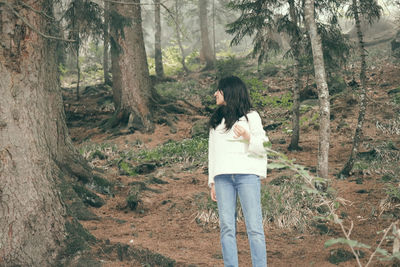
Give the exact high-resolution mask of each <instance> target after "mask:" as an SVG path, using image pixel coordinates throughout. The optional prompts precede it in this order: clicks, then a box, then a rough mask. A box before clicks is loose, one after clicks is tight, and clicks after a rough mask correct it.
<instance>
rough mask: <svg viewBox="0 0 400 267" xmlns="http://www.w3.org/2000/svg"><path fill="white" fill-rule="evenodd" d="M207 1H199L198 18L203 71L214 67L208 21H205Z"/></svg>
mask: <svg viewBox="0 0 400 267" xmlns="http://www.w3.org/2000/svg"><path fill="white" fill-rule="evenodd" d="M207 4H208V0H199V17H200V34H201V52H200V54H201V55H202V57H203V59H204V61H205V62H206V66H205V69H212V68H213V67H214V57H213V52H212V50H211V45H210V40H209V37H208V23H207V22H208V19H207Z"/></svg>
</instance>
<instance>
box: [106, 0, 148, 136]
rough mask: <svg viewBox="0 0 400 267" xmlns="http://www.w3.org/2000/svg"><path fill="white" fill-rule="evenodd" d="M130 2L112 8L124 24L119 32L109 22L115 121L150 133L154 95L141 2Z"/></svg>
mask: <svg viewBox="0 0 400 267" xmlns="http://www.w3.org/2000/svg"><path fill="white" fill-rule="evenodd" d="M124 2H126V1H124ZM129 2H130V3H132V4H131V5H124V4H112V8H113V9H114V10H115V11H116V12H117V13H118V14H119V16H118V17H119V18H118V20H120V21H123V23H122V24H123V25H122V26H121V27H122V28H121V29H117V28H116V26H115V25H118V23H113V22H111V25H112V26H111V27H112V30H111V37H112V38H113V42H111V46H112V57H113V62H112V74H113V92H114V100H115V106H116V107H117V113H116V116H115V118H118V119H117V120H119V121H120V122H123V123H127V126H128V128H131V129H137V130H142V131H144V132H149V131H152V130H154V125H153V123H152V122H151V115H152V114H151V112H150V105H151V102H152V101H151V98H152V93H153V92H152V85H151V81H150V76H149V69H148V64H147V57H146V50H145V46H144V40H143V30H142V18H141V7H140V0H130V1H129ZM125 21H129V23H128V22H125ZM119 24H121V22H120V23H119ZM113 125H114V123H112V124H111V126H113Z"/></svg>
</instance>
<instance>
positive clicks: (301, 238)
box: [65, 64, 400, 266]
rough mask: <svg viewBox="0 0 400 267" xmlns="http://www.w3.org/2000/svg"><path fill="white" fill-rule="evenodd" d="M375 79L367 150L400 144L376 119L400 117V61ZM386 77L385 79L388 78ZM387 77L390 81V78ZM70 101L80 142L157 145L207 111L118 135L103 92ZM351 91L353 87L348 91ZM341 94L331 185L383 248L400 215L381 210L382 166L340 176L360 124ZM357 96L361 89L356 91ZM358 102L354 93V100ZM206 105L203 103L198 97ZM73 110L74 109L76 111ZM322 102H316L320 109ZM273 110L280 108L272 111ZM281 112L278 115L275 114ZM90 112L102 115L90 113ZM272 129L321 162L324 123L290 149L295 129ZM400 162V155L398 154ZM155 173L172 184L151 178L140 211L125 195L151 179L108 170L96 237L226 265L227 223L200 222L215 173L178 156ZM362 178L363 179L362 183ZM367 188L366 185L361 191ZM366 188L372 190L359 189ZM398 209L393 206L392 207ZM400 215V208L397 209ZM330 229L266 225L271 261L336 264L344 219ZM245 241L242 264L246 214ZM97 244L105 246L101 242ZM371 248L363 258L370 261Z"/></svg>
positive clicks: (181, 260)
mask: <svg viewBox="0 0 400 267" xmlns="http://www.w3.org/2000/svg"><path fill="white" fill-rule="evenodd" d="M368 77H371V79H370V81H369V83H368V84H369V86H368V97H369V105H368V110H367V115H366V124H365V127H364V130H365V132H364V134H365V135H364V138H363V141H364V143H363V145H362V147H361V151H366V150H367V149H366V144H367V143H370V142H372V141H374V142H376V141H377V140H389V139H390V140H392V142H393V144H394V146H395V147H397V148H400V136H399V135H390V134H385V133H383V132H382V131H379V130H377V128H376V126H375V123H376V120H379V121H387V120H388V119H390V118H391V119H394V118H395V116H398V114H397V115H396V114H395V113H393V107H392V106H390V105H389V104H388V103H389V102H390V99H389V96H388V94H387V92H388V91H389V90H391V89H394V88H398V86H399V85H400V69H399V67H398V66H394V65H390V64H387V65H385V66H382V67H379V68H377V69H375V70H374V71H371V72H370V73H369V75H368ZM264 82H265V83H267V84H269V85H270V87H273V88H278V89H277V90H274V94H283V93H284V92H285V91H284V90H285V89H284V88H285V87H284V86H285V84H286V85H287V84H289V83H290V80H289V81H288V80H287V78H285V77H283V76H281V77H280V76H277V77H273V78H268V79H265V81H264ZM382 84H384V86H383V85H382ZM385 84H386V85H385ZM65 97H66V103H67V105H68V107H67V108H66V110H67V115H68V112H69V113H71V110H73V109H75V111H74V112H76V113H82V114H84V115H85V119H86V122H87V123H84V124H81V125H78V124H76V121H73V120H70V121H69V125H70V133H71V136H72V137H73V140H74V141H75V143H76V145H77V146H78V147H79V146H81V145H82V143H83V140H84V139H86V138H87V137H88V136H90V141H91V142H92V143H102V142H108V143H110V142H112V143H114V144H116V145H117V146H118V149H119V150H124V151H126V150H129V149H132V150H135V149H140V147H132V145H131V144H133V143H134V142H135V141H136V140H141V141H142V142H143V146H145V147H146V148H151V147H155V146H157V145H159V144H162V143H164V142H165V141H167V140H170V139H172V140H182V139H184V138H190V129H191V126H192V124H193V118H194V117H196V118H201V116H200V115H188V114H179V115H174V116H176V117H177V119H178V120H177V123H176V127H177V129H178V131H177V132H176V133H171V130H170V128H169V127H168V126H167V125H157V127H156V130H155V132H154V133H152V134H142V133H139V132H135V133H133V134H125V135H120V136H111V134H109V133H102V132H101V131H100V130H99V128H98V127H94V126H93V125H95V123H92V122H96V120H97V122H98V121H99V120H102V119H104V118H107V117H110V115H111V112H108V113H107V112H104V113H103V114H95V112H94V111H95V110H96V108H97V104H96V101H97V100H98V95H83V96H82V99H81V100H80V102H79V103H76V102H75V101H74V100H73V99H72V98H73V95H72V94H71V93H68V92H66V93H65ZM343 97H344V98H346V97H349V94H344V95H343ZM343 97H342V98H338V99H336V100H335V101H334V103H333V105H332V110H333V112H334V113H335V119H334V120H333V121H332V128H331V129H332V132H331V149H330V156H329V161H330V162H329V164H330V170H331V171H330V175H331V187H332V188H334V189H335V190H336V192H337V195H338V196H339V197H341V198H344V199H346V200H348V201H350V204H349V205H346V206H344V207H342V208H341V210H342V212H345V213H346V214H347V216H348V217H347V219H346V220H345V222H346V226H347V227H349V226H350V224H349V219H351V220H352V221H353V222H354V228H353V231H352V235H351V237H352V239H354V240H358V241H360V242H364V243H366V244H369V245H371V246H372V248H375V247H376V245H377V243H378V242H379V240H380V238H381V237H382V234H377V232H378V231H381V230H383V229H384V228H386V227H387V226H389V225H390V223H391V222H392V221H394V220H395V219H393V218H390V217H389V216H379V215H380V211H381V209H380V202H381V201H382V200H383V199H385V197H386V195H385V191H384V186H385V184H384V183H382V181H381V177H382V174H379V173H376V172H374V171H373V170H369V171H367V172H357V173H354V174H353V175H352V176H351V177H349V178H348V179H346V180H339V179H336V178H335V177H334V175H335V174H336V173H337V172H338V171H340V169H341V167H342V166H343V164H344V163H345V162H346V160H347V158H348V155H349V152H350V149H351V146H352V135H353V132H354V125H355V124H356V121H357V116H358V108H357V104H354V103H353V104H347V102H346V99H344V98H343ZM354 98H355V99H357V98H356V96H354ZM350 102H351V101H350ZM197 105H198V104H197ZM68 110H69V111H68ZM316 110H317V107H314V108H313V111H314V112H316ZM264 114H265V115H264V118H263V119H264V122H265V123H266V124H268V123H271V122H273V121H274V119H275V118H276V117H277V116H288V113H287V112H286V113H282V112H281V113H279V111H276V110H265V111H264ZM269 114H273V116H272V115H271V116H269ZM274 116H276V117H274ZM90 118H95V119H93V120H92V121H90V120H89V119H90ZM343 122H345V123H346V124H347V125H350V126H348V127H347V128H345V127H343V128H340V127H338V125H339V123H342V124H343ZM268 135H269V137H270V139H271V140H272V141H273V148H274V149H276V150H279V151H282V152H284V153H285V154H287V155H288V156H289V158H292V159H297V162H298V163H301V164H304V165H305V166H308V167H315V166H316V159H317V150H318V129H317V127H313V126H312V125H311V124H310V125H306V126H304V127H303V128H302V130H301V139H300V146H301V147H302V148H303V150H302V151H299V152H296V151H293V152H289V151H288V150H287V146H288V144H289V142H290V136H289V135H288V134H284V133H283V131H282V129H281V128H278V129H276V130H273V131H269V132H268ZM277 140H285V141H286V143H285V144H279V143H280V142H277ZM393 164H398V162H393ZM151 175H153V176H156V177H158V178H160V179H162V180H164V181H166V182H168V183H167V184H153V185H150V186H149V187H151V188H152V189H156V190H158V192H153V191H143V194H142V203H140V208H139V210H140V211H141V212H139V211H131V210H129V209H128V208H125V206H126V204H125V198H126V196H127V191H128V187H129V186H128V183H130V182H132V181H139V180H145V179H146V176H145V175H139V176H137V177H134V178H132V177H129V176H123V175H119V173H118V171H117V170H116V169H115V168H109V169H107V170H105V173H104V174H103V176H104V177H105V178H106V179H108V180H110V181H113V182H117V183H116V186H115V196H105V195H101V197H103V198H104V199H105V200H106V204H105V205H104V206H103V207H101V208H90V209H91V211H92V212H94V213H95V214H96V215H97V216H98V217H99V220H92V221H81V223H82V224H83V225H84V227H86V228H87V229H88V230H89V231H90V232H91V233H92V234H93V235H94V236H95V237H96V238H98V239H99V240H101V241H102V242H106V240H108V241H107V242H110V243H111V244H115V243H121V244H127V245H132V246H135V247H139V248H147V249H149V250H151V251H152V252H155V253H159V254H162V255H164V256H166V257H169V258H171V259H173V260H175V261H176V263H177V266H223V261H222V259H221V252H220V243H219V229H218V227H217V226H216V225H213V224H210V225H200V224H198V223H196V220H195V217H196V215H197V212H198V208H197V206H196V203H195V198H194V196H195V195H196V194H199V193H201V192H204V193H206V194H208V187H207V175H206V171H205V169H203V168H198V169H192V168H187V164H185V163H182V164H176V165H173V166H168V167H160V168H157V170H156V171H155V172H154V173H152V174H151ZM279 175H280V172H279V171H276V170H274V171H271V172H269V175H268V178H267V179H265V180H263V183H265V184H267V183H268V182H269V181H271V180H272V179H274V178H276V177H278V176H279ZM395 175H396V176H397V178H399V174H398V173H396V174H395ZM357 179H359V180H358V181H360V180H361V181H362V183H356V181H357ZM359 190H363V191H359ZM357 191H358V192H365V193H357ZM389 212H390V211H389ZM397 218H398V214H397ZM328 227H329V229H330V232H329V233H328V234H321V233H320V232H319V231H318V230H317V229H316V228H313V227H309V228H308V230H306V231H303V232H299V231H296V230H290V229H279V228H278V227H277V226H276V225H274V224H272V223H271V224H269V225H267V226H266V227H265V232H266V242H267V253H268V263H269V266H334V264H331V263H329V262H328V257H329V256H330V253H331V252H330V251H331V250H332V249H335V248H344V249H346V250H348V248H346V247H345V246H338V245H337V246H333V247H330V248H324V243H325V242H326V241H327V240H328V239H331V238H338V237H343V235H342V233H341V230H340V229H339V228H338V226H337V225H335V224H333V223H329V224H328ZM237 237H238V248H239V261H240V266H251V259H250V253H249V246H248V241H247V237H246V234H245V226H244V223H243V222H239V223H238V235H237ZM384 247H385V248H388V249H390V244H387V243H385V245H384ZM94 249H95V250H98V249H101V248H99V246H98V245H96V246H95V247H94ZM369 255H370V253H369V252H366V256H365V257H364V258H363V259H361V260H362V262H363V263H364V264H365V262H366V261H367V260H366V259H367V258H368V257H369ZM100 259H101V261H102V262H103V266H141V264H140V263H139V262H136V261H130V260H124V259H122V261H121V260H119V259H118V257H117V256H116V255H110V256H109V257H106V256H104V254H103V255H102V256H101V257H100ZM384 264H386V265H391V264H393V262H389V263H388V262H380V261H377V260H375V261H374V262H373V264H372V265H373V266H380V265H384ZM356 265H357V263H356V261H355V260H349V261H346V262H343V263H340V264H338V266H356Z"/></svg>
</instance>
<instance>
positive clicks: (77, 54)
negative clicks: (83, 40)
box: [75, 30, 81, 100]
mask: <svg viewBox="0 0 400 267" xmlns="http://www.w3.org/2000/svg"><path fill="white" fill-rule="evenodd" d="M76 37H77V39H76V46H75V50H76V70H77V81H76V100H79V83H80V80H81V67H80V65H79V30H78V31H77V36H76Z"/></svg>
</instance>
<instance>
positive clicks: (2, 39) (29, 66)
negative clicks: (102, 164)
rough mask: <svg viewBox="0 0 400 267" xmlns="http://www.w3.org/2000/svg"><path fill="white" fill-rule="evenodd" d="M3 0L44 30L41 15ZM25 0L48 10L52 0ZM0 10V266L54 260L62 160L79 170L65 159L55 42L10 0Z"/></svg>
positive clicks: (67, 144)
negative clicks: (26, 22) (31, 27)
mask: <svg viewBox="0 0 400 267" xmlns="http://www.w3.org/2000/svg"><path fill="white" fill-rule="evenodd" d="M8 2H9V3H10V5H13V6H14V7H15V9H16V11H17V12H18V13H19V14H20V15H21V16H23V18H24V19H26V20H27V21H28V22H29V23H30V24H31V25H33V27H35V28H36V29H38V30H39V31H40V32H43V33H47V34H49V29H47V27H48V21H46V19H45V18H44V17H43V16H42V15H40V14H38V13H36V12H33V11H31V10H30V9H21V10H20V9H19V8H17V7H20V5H19V4H18V1H15V0H8ZM25 3H26V4H28V5H30V6H33V7H34V8H35V9H37V10H43V11H44V13H45V14H51V12H52V1H50V0H49V1H47V0H45V1H25ZM0 14H1V16H0V25H2V28H1V31H0V94H1V97H0V227H1V230H0V265H1V266H53V265H54V260H55V257H56V255H57V253H58V251H59V249H60V248H61V244H62V241H63V239H64V238H65V229H64V224H65V217H64V216H65V208H64V206H63V204H62V202H61V200H60V195H59V192H58V190H57V188H56V184H57V180H58V175H59V174H60V168H59V167H60V166H61V167H62V168H63V167H65V168H69V169H73V170H78V169H79V168H78V167H76V165H74V164H72V165H69V164H66V163H65V160H66V159H67V158H74V157H75V155H73V154H72V152H75V151H74V148H73V147H72V145H71V140H70V138H69V136H68V131H67V127H66V124H65V114H64V109H63V106H62V104H63V103H62V98H61V94H60V90H59V87H58V77H57V65H56V62H55V60H56V54H55V47H56V44H55V42H54V41H50V40H47V39H43V38H42V37H41V36H39V35H38V34H37V33H36V32H35V31H33V30H32V29H30V28H29V27H27V26H26V25H25V24H24V23H23V22H22V21H21V20H20V19H18V18H17V17H16V16H15V15H14V14H13V13H12V11H11V9H10V7H9V6H8V5H0ZM79 159H80V158H79V156H77V157H76V159H75V160H74V161H79ZM82 168H83V169H84V167H82ZM81 170H82V169H81ZM83 173H86V171H83V172H82V175H87V173H86V174H83Z"/></svg>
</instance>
